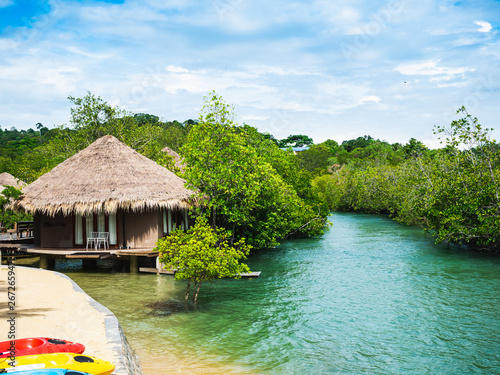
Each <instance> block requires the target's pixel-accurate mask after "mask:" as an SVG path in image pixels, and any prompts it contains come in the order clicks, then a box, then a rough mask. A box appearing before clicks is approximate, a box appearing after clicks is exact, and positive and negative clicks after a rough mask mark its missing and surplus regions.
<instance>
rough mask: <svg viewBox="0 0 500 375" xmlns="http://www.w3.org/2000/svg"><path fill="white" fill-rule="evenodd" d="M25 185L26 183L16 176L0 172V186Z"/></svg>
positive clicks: (17, 186)
mask: <svg viewBox="0 0 500 375" xmlns="http://www.w3.org/2000/svg"><path fill="white" fill-rule="evenodd" d="M25 185H26V183H25V182H23V181H21V180H19V179H18V178H15V177H14V176H12V175H11V174H10V173H7V172H4V173H2V174H0V186H2V187H3V186H14V187H15V188H17V189H20V188H22V187H23V186H25ZM0 189H1V188H0ZM1 190H3V189H1Z"/></svg>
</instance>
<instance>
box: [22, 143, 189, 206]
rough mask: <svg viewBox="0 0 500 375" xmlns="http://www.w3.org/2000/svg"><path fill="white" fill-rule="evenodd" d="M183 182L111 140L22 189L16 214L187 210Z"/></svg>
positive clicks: (186, 193)
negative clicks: (21, 211)
mask: <svg viewBox="0 0 500 375" xmlns="http://www.w3.org/2000/svg"><path fill="white" fill-rule="evenodd" d="M184 184H185V181H184V180H183V179H181V178H180V177H178V176H176V175H175V174H174V173H173V172H171V171H169V170H168V169H166V168H164V167H162V166H160V165H158V164H157V163H156V162H154V161H152V160H150V159H148V158H146V157H145V156H143V155H141V154H139V153H138V152H136V151H135V150H133V149H132V148H130V147H128V146H127V145H125V144H123V143H122V142H120V141H119V140H118V139H116V138H115V137H113V136H111V135H107V136H104V137H102V138H99V139H98V140H97V141H95V142H94V143H92V144H91V145H90V146H88V147H87V148H86V149H84V150H82V151H80V152H79V153H78V154H76V155H74V156H72V157H71V158H69V159H67V160H66V161H64V162H62V163H61V164H59V165H58V166H56V167H55V168H54V169H52V170H51V171H50V172H48V173H46V174H44V175H43V176H41V177H40V178H38V179H37V180H36V181H35V182H33V183H31V184H29V185H28V186H26V187H25V188H24V191H23V193H24V195H23V197H21V198H20V199H19V200H18V201H16V202H15V203H14V204H13V208H14V209H19V208H22V209H24V210H26V211H29V212H42V213H46V214H49V215H55V214H56V213H58V212H62V213H63V214H65V215H67V214H69V213H71V212H77V213H80V214H85V213H90V212H98V211H102V210H104V211H105V212H116V211H117V210H118V209H125V210H133V211H142V210H144V209H147V208H160V207H165V208H175V207H184V208H186V207H189V206H191V203H192V200H191V197H192V195H193V194H194V192H193V191H191V190H188V189H186V188H185V187H184Z"/></svg>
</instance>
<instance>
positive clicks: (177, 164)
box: [162, 147, 184, 173]
mask: <svg viewBox="0 0 500 375" xmlns="http://www.w3.org/2000/svg"><path fill="white" fill-rule="evenodd" d="M162 151H163V152H165V153H166V154H167V155H169V156H171V157H172V158H173V159H174V166H175V168H177V169H178V170H179V171H180V172H181V173H182V172H184V161H183V160H182V158H181V157H180V155H179V154H178V153H177V152H175V151H174V150H172V149H171V148H170V147H165V148H164V149H162Z"/></svg>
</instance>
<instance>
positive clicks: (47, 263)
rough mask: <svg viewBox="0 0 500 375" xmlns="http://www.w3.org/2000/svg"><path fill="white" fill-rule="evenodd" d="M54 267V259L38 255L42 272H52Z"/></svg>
mask: <svg viewBox="0 0 500 375" xmlns="http://www.w3.org/2000/svg"><path fill="white" fill-rule="evenodd" d="M55 266H56V260H55V258H51V257H50V256H49V255H45V254H40V268H41V269H43V270H53V269H54V268H55Z"/></svg>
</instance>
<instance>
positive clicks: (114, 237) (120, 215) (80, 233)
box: [34, 208, 194, 249]
mask: <svg viewBox="0 0 500 375" xmlns="http://www.w3.org/2000/svg"><path fill="white" fill-rule="evenodd" d="M193 222H194V220H193V219H191V218H190V217H189V214H188V210H187V209H184V208H175V209H166V208H162V209H154V210H145V211H142V212H133V211H123V210H118V211H117V212H116V213H110V214H105V213H103V212H101V213H97V214H90V215H86V216H82V215H79V214H71V215H67V216H64V215H63V214H58V215H56V216H54V217H53V216H49V215H45V214H40V213H36V214H35V215H34V242H35V246H39V247H41V248H83V249H84V248H86V245H87V237H89V236H90V233H91V232H109V246H110V249H113V248H114V249H123V248H130V249H152V248H154V247H155V246H156V241H157V240H158V239H159V238H162V237H164V236H166V235H168V234H170V233H171V232H172V231H173V230H174V229H175V228H180V229H187V228H189V226H191V225H192V224H193Z"/></svg>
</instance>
